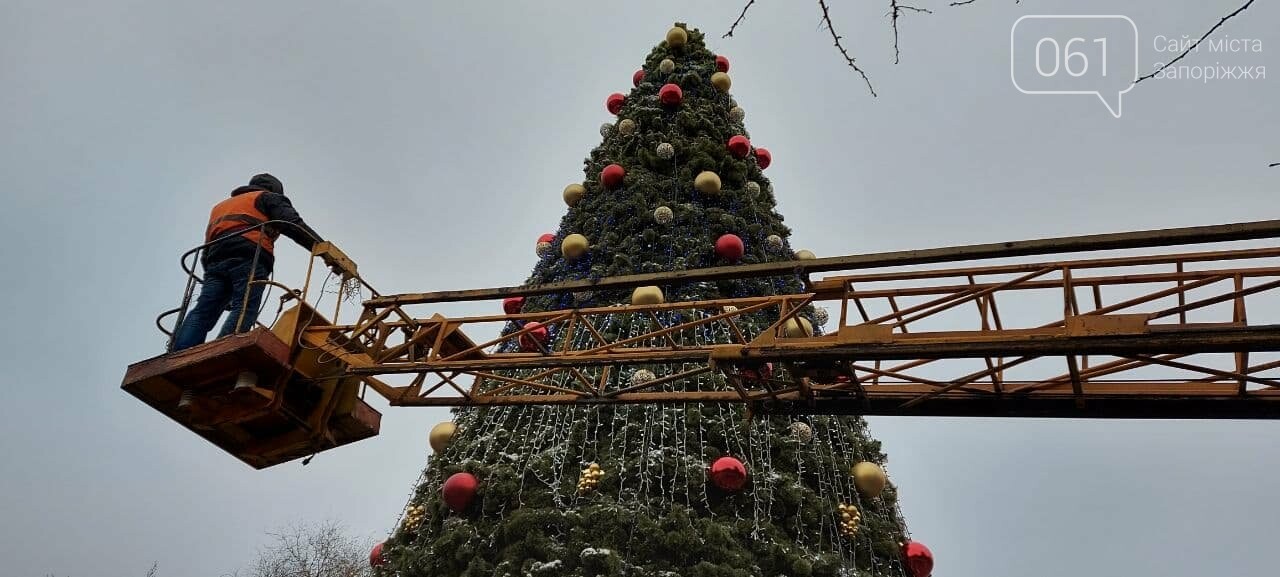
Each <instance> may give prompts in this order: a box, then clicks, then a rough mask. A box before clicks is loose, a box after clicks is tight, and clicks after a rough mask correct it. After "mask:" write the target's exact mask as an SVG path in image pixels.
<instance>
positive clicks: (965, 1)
mask: <svg viewBox="0 0 1280 577" xmlns="http://www.w3.org/2000/svg"><path fill="white" fill-rule="evenodd" d="M974 1H975V0H960V1H959V2H952V3H951V4H948V6H964V5H965V4H973V3H974Z"/></svg>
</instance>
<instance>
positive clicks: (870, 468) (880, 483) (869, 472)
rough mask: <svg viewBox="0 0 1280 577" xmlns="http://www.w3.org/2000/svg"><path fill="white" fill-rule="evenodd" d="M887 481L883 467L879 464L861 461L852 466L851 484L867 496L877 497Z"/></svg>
mask: <svg viewBox="0 0 1280 577" xmlns="http://www.w3.org/2000/svg"><path fill="white" fill-rule="evenodd" d="M887 482H888V479H886V478H885V476H884V469H881V468H880V465H877V464H875V463H872V462H870V461H863V462H861V463H858V464H857V465H854V466H853V484H855V485H857V486H858V490H859V491H862V492H863V493H865V494H866V495H867V496H868V497H872V498H874V497H878V496H879V495H880V491H883V490H884V486H885V484H886V483H887Z"/></svg>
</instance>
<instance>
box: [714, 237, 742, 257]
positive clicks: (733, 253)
mask: <svg viewBox="0 0 1280 577" xmlns="http://www.w3.org/2000/svg"><path fill="white" fill-rule="evenodd" d="M744 252H746V249H745V248H744V247H743V246H742V239H741V238H738V235H736V234H725V235H721V236H720V238H717V239H716V256H718V257H720V258H722V259H725V260H727V261H729V262H738V259H740V258H742V253H744Z"/></svg>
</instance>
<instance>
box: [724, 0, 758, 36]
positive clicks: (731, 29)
mask: <svg viewBox="0 0 1280 577" xmlns="http://www.w3.org/2000/svg"><path fill="white" fill-rule="evenodd" d="M755 3H756V0H748V1H747V5H746V6H743V7H742V14H739V15H738V19H737V20H734V21H733V26H730V27H729V31H728V32H725V33H724V36H721V38H729V37H731V36H733V31H734V29H735V28H737V27H738V24H741V23H742V19H743V18H745V17H746V16H747V10H749V9H750V8H751V5H752V4H755Z"/></svg>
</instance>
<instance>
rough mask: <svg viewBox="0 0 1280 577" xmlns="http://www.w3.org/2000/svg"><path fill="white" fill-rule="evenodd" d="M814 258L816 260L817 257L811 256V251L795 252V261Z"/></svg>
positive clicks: (801, 250)
mask: <svg viewBox="0 0 1280 577" xmlns="http://www.w3.org/2000/svg"><path fill="white" fill-rule="evenodd" d="M815 258H818V256H817V255H815V254H813V251H811V250H808V249H800V250H798V251H796V260H813V259H815Z"/></svg>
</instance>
